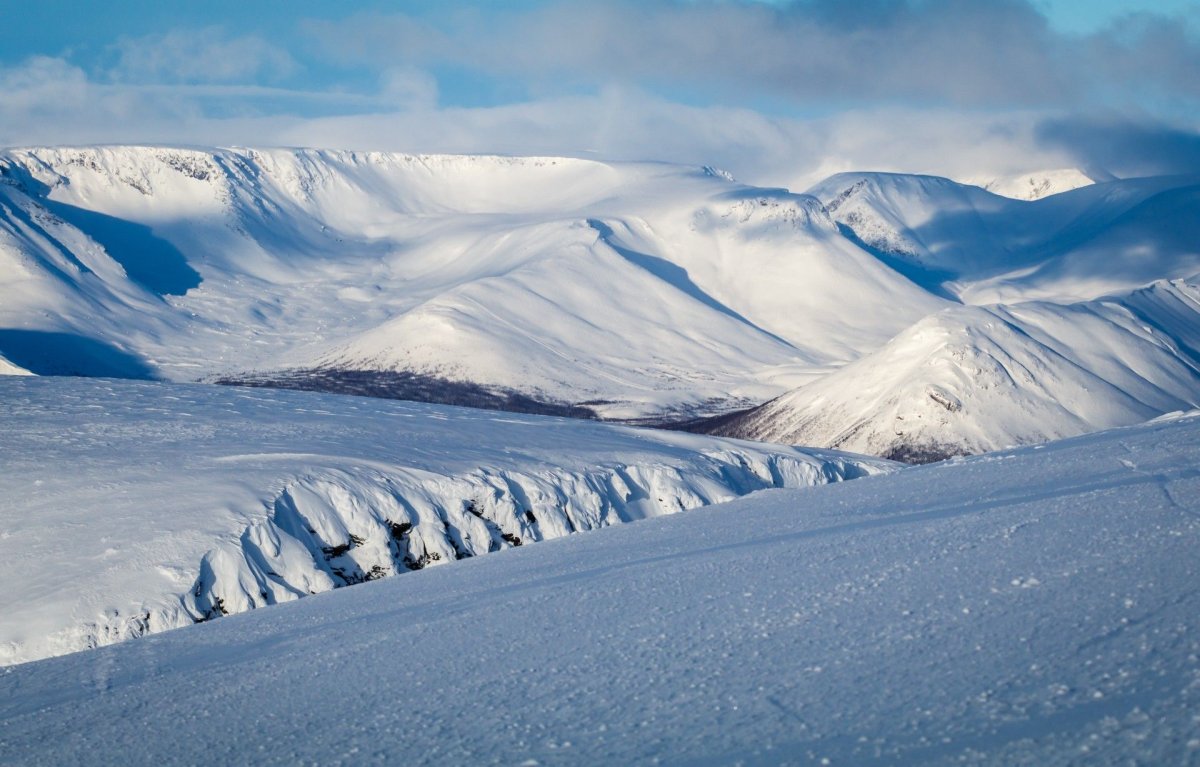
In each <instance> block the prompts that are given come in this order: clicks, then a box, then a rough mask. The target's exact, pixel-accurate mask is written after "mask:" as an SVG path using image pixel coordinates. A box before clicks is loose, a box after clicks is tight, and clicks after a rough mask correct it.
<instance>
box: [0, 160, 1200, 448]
mask: <svg viewBox="0 0 1200 767" xmlns="http://www.w3.org/2000/svg"><path fill="white" fill-rule="evenodd" d="M1027 181H1029V180H1028V179H1027V180H1025V181H1021V182H1020V183H1022V184H1024V183H1026V182H1027ZM1033 181H1034V183H1033V184H1032V185H1031V187H1030V188H1031V189H1034V190H1035V191H1037V192H1038V193H1039V194H1040V191H1041V190H1045V191H1047V192H1048V191H1050V190H1051V189H1053V190H1059V189H1064V190H1065V189H1066V187H1069V186H1072V185H1073V184H1075V183H1076V182H1080V181H1081V177H1080V176H1077V175H1072V173H1071V172H1058V171H1053V172H1047V173H1043V174H1038V176H1037V178H1036V179H1033ZM994 188H995V189H997V190H1000V191H1004V190H1003V189H1001V187H999V186H994ZM1022 196H1032V193H1031V195H1022ZM1198 222H1200V181H1198V179H1197V178H1196V177H1194V176H1179V177H1157V178H1146V179H1127V180H1107V181H1104V182H1102V183H1093V184H1087V185H1083V186H1079V187H1078V188H1074V189H1069V190H1066V191H1061V192H1059V193H1057V194H1048V195H1046V196H1043V197H1041V198H1040V199H1036V200H1034V201H1026V200H1023V199H1010V198H1008V197H1003V196H1000V195H998V194H994V193H992V192H989V191H987V190H985V189H982V188H979V187H975V186H969V185H965V184H959V183H956V182H954V181H951V180H949V179H944V178H935V177H930V176H916V175H899V174H888V173H845V174H839V175H836V176H833V177H831V178H829V179H826V180H825V181H822V182H821V183H820V184H818V185H816V186H815V187H813V188H812V189H810V190H808V193H807V194H794V193H792V192H789V191H787V190H782V189H761V188H755V187H751V186H746V185H744V184H739V183H738V182H736V181H734V180H733V179H732V178H730V177H729V176H728V174H722V173H720V172H717V171H715V170H713V169H711V168H689V167H681V166H675V165H668V164H658V163H612V162H596V161H590V160H582V159H566V158H553V157H526V158H511V157H488V156H479V157H463V156H412V155H403V154H389V153H372V152H339V151H326V150H299V149H286V150H284V149H273V150H259V149H211V150H209V149H204V150H201V149H170V148H150V147H91V148H87V147H84V148H56V149H23V150H7V151H3V152H0V357H2V358H3V359H4V360H7V362H3V361H0V374H2V373H5V372H22V371H28V372H32V373H34V374H39V375H87V376H111V377H121V378H135V379H154V378H159V379H166V380H173V381H198V380H203V381H213V380H222V381H234V382H245V383H259V384H263V383H267V384H272V383H273V384H276V385H284V386H289V387H297V388H318V389H327V390H335V391H350V392H367V393H372V394H376V395H384V396H392V397H399V398H418V399H427V400H436V401H442V402H450V403H453V404H475V405H487V406H493V407H498V408H507V409H515V410H523V411H531V412H545V413H551V414H578V415H594V416H596V417H599V418H603V419H612V420H627V421H631V422H639V423H663V422H679V423H683V422H695V421H697V420H700V419H704V418H707V417H711V416H728V415H729V414H730V413H733V412H737V411H744V410H748V409H751V408H753V407H756V406H759V405H762V404H763V403H765V402H768V401H770V400H775V402H774V403H772V405H770V406H769V407H768V408H767V409H764V410H763V411H760V415H761V414H764V413H770V414H771V417H770V418H769V419H768V418H766V417H765V416H763V417H759V418H756V419H753V420H751V421H743V422H742V423H743V426H745V425H746V424H749V426H750V427H752V428H743V429H741V430H740V431H736V432H735V433H737V434H740V435H742V436H745V437H749V438H756V439H784V440H792V439H799V440H802V441H804V442H809V443H811V444H817V445H821V446H833V445H848V446H853V447H855V448H857V449H861V450H870V451H874V452H876V453H881V454H889V455H901V456H904V455H907V456H910V457H914V458H920V457H922V456H925V457H936V456H938V455H944V454H946V453H957V452H963V451H971V452H974V451H977V450H983V449H988V448H991V447H997V446H1005V445H1009V444H1014V443H1027V442H1033V441H1038V440H1043V439H1047V438H1052V437H1059V436H1066V435H1071V434H1078V433H1081V432H1083V431H1086V430H1088V429H1094V428H1104V427H1107V426H1114V425H1123V424H1129V423H1134V422H1137V421H1140V420H1144V419H1145V418H1148V417H1152V416H1154V415H1157V414H1159V413H1162V412H1166V411H1167V410H1172V409H1177V408H1181V407H1190V406H1193V405H1195V404H1197V402H1198V401H1200V390H1198V389H1197V387H1196V385H1195V384H1196V380H1197V379H1196V377H1195V375H1194V374H1193V373H1194V369H1195V363H1196V360H1195V358H1194V357H1192V358H1189V357H1188V355H1189V354H1190V352H1189V351H1188V349H1189V348H1191V349H1194V348H1195V347H1194V346H1191V347H1189V346H1188V344H1189V343H1190V342H1189V341H1188V340H1187V339H1188V338H1189V337H1190V336H1191V335H1193V332H1192V331H1193V329H1194V327H1195V325H1196V318H1195V317H1194V313H1193V312H1192V311H1191V309H1187V308H1184V309H1181V310H1180V311H1176V310H1174V309H1171V310H1170V311H1169V313H1170V314H1171V317H1169V318H1167V319H1163V320H1162V321H1163V322H1164V323H1165V324H1163V325H1161V326H1159V325H1156V324H1154V322H1148V323H1145V325H1144V327H1146V328H1150V330H1143V329H1141V328H1139V327H1137V321H1135V320H1134V319H1131V318H1128V317H1127V318H1122V317H1119V316H1116V314H1115V312H1117V310H1115V309H1113V308H1111V306H1110V305H1111V304H1114V303H1115V304H1120V305H1123V306H1124V305H1125V301H1126V299H1125V298H1124V296H1128V295H1131V294H1133V293H1136V292H1137V291H1143V290H1145V291H1150V292H1152V293H1153V292H1155V291H1163V290H1166V291H1171V290H1174V291H1176V292H1177V293H1178V294H1179V296H1180V299H1179V300H1180V303H1181V306H1182V305H1186V304H1187V303H1188V301H1189V300H1190V299H1188V298H1187V296H1188V295H1190V293H1189V291H1191V290H1192V287H1189V286H1195V285H1197V284H1200V247H1198V246H1197V243H1200V223H1198ZM1164 285H1171V286H1174V287H1170V288H1164V287H1162V286H1164ZM1160 308H1161V307H1160ZM1126 309H1128V310H1129V311H1130V312H1132V313H1133V314H1134V315H1138V314H1139V312H1140V310H1139V309H1137V308H1136V307H1131V306H1126ZM1121 311H1124V310H1121ZM1150 311H1151V313H1154V314H1155V317H1156V318H1158V319H1156V320H1155V321H1156V322H1157V321H1158V320H1159V319H1162V317H1163V315H1162V313H1161V312H1158V309H1156V308H1154V307H1151V309H1150ZM1156 312H1157V313H1156ZM1031 315H1034V316H1031ZM1073 318H1075V319H1081V320H1082V321H1084V322H1085V324H1087V325H1088V326H1089V327H1090V328H1093V329H1094V330H1095V331H1096V333H1097V335H1094V336H1093V335H1091V334H1088V333H1081V332H1078V331H1077V330H1073V329H1072V328H1070V327H1069V325H1070V322H1071V321H1073ZM1168 319H1169V320H1170V321H1168ZM939 339H942V340H939ZM943 341H945V342H944V343H943ZM1170 344H1176V345H1177V346H1178V347H1179V349H1178V350H1172V349H1168V348H1165V346H1164V345H1166V346H1169V345H1170ZM1064 348H1065V349H1066V352H1064V351H1063V349H1064ZM1177 352H1178V353H1177ZM946 354H951V355H952V356H953V358H952V359H949V360H946V359H943V357H944V356H945V355H946ZM1118 366H1123V367H1121V368H1120V369H1118ZM12 368H16V370H13V369H12ZM975 369H978V370H979V371H981V376H982V378H983V379H988V380H981V381H980V382H979V383H978V384H963V385H959V384H958V383H956V380H954V379H955V378H956V377H958V376H960V374H970V371H972V370H975ZM900 370H903V371H907V375H904V376H900V375H899V374H898V373H897V371H900ZM849 371H854V374H853V375H851V374H850V372H849ZM956 371H958V372H956ZM992 374H994V376H993V375H992ZM948 377H949V378H948ZM994 377H998V379H999V380H996V381H992V380H990V378H994ZM885 385H886V386H887V387H888V389H889V391H888V392H886V393H884V392H883V391H882V389H881V387H883V386H885ZM938 392H942V393H948V394H952V395H953V396H954V397H955V398H956V401H957V402H959V403H960V404H961V408H959V409H958V410H954V409H952V408H950V409H947V410H945V411H944V412H947V413H950V414H951V415H943V414H942V412H943V411H936V410H934V411H929V413H924V412H921V411H925V410H928V408H929V407H932V406H931V405H929V404H928V403H929V402H936V400H937V398H938V397H940V396H942V394H939V393H938ZM1001 392H1004V393H1005V394H1009V393H1011V394H1012V398H1013V401H1016V402H1022V403H1038V404H1036V406H1034V407H1032V408H1031V409H1028V410H1020V409H1018V408H1017V407H1003V408H999V409H997V408H995V407H993V404H994V401H995V400H996V399H998V398H999V397H1000V393H1001ZM785 405H786V408H785V407H784V406H785ZM939 407H940V406H939ZM914 408H916V411H914ZM817 411H823V412H824V413H825V415H820V414H819V413H818V414H817V415H814V413H816V412H817ZM834 413H837V414H840V415H845V416H846V418H847V419H848V422H846V423H841V424H840V425H839V424H831V423H829V422H830V421H831V419H832V416H833V414H834ZM910 415H912V416H919V417H920V419H921V424H920V428H913V421H912V419H910V418H909V416H910ZM899 416H903V417H904V418H905V419H906V423H905V424H904V428H897V419H898V417H899ZM931 416H932V417H931ZM727 422H728V419H727V418H726V419H723V420H722V421H721V425H719V426H718V427H717V428H724V426H727ZM710 427H711V425H710V426H702V427H697V428H699V429H705V428H710ZM943 427H944V428H943ZM851 432H853V433H851ZM893 437H895V439H893Z"/></svg>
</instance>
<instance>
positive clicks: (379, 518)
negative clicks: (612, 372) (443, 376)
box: [0, 377, 892, 663]
mask: <svg viewBox="0 0 1200 767" xmlns="http://www.w3.org/2000/svg"><path fill="white" fill-rule="evenodd" d="M0 413H2V416H0V420H2V421H3V423H4V425H5V439H4V441H3V443H2V444H0V457H2V458H3V462H4V466H5V470H4V471H3V472H0V554H3V556H0V581H3V582H4V583H6V584H24V585H22V586H21V587H20V588H10V589H6V590H5V592H4V594H3V595H0V616H2V617H0V661H2V662H4V663H18V662H22V661H28V660H34V659H37V658H42V657H46V656H50V655H58V654H62V653H66V652H71V651H74V650H80V649H84V648H88V647H95V646H99V645H106V644H110V643H113V642H116V641H120V640H123V639H127V638H131V637H136V636H141V635H143V634H147V633H155V632H159V631H163V630H166V629H170V628H175V627H180V626H186V625H191V624H193V623H195V622H198V621H200V622H203V621H207V620H210V619H212V618H216V617H220V616H222V615H227V614H231V613H239V612H245V611H247V610H252V609H254V608H257V607H262V606H265V605H273V604H278V603H282V602H287V601H291V600H294V599H297V598H299V597H302V596H306V595H309V594H313V593H318V592H323V591H329V590H331V589H334V588H337V587H340V586H346V585H351V584H356V583H361V582H364V581H370V580H375V579H378V578H383V577H386V576H391V575H396V574H399V573H405V572H408V571H412V570H419V569H423V568H425V567H430V566H436V565H444V564H447V563H450V562H453V561H455V560H458V559H466V558H470V557H475V556H479V555H482V554H487V553H490V552H496V551H500V550H503V549H510V548H514V547H517V546H522V545H526V544H530V543H534V542H538V541H543V540H548V539H552V538H559V537H562V536H565V535H568V534H571V533H576V532H582V531H587V530H595V529H598V528H602V527H608V526H611V525H616V524H620V523H623V522H628V521H631V520H639V519H645V518H650V517H657V516H662V515H665V514H673V513H676V512H680V511H684V510H688V509H694V508H697V507H700V506H706V505H710V504H715V503H722V502H725V501H728V500H731V499H733V498H735V497H738V496H741V495H745V494H748V493H752V492H754V491H757V490H761V489H764V488H773V487H806V486H810V485H817V484H823V483H827V482H835V481H840V480H844V479H852V478H855V477H860V476H865V475H868V474H875V473H879V472H882V471H887V470H890V469H891V468H892V465H891V464H889V463H887V462H884V461H878V460H874V459H867V458H861V457H858V456H850V455H846V454H840V453H835V452H828V451H819V450H797V449H793V448H788V447H782V446H770V445H755V444H750V443H743V442H737V441H732V440H720V439H713V438H705V437H697V436H694V435H687V434H681V433H672V432H655V431H648V430H638V429H632V428H628V427H619V426H610V425H604V424H597V423H594V422H588V421H579V420H564V419H550V418H537V417H530V416H517V415H510V414H501V413H495V412H487V411H475V410H469V409H463V408H451V407H438V406H429V405H417V404H404V403H396V402H388V401H384V400H375V399H365V398H357V397H340V396H334V395H320V394H308V393H300V392H281V391H270V390H260V389H236V388H227V387H213V386H198V385H191V386H187V385H171V384H162V383H137V382H120V381H84V380H71V379H56V378H15V377H14V378H9V379H0Z"/></svg>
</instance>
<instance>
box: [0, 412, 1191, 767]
mask: <svg viewBox="0 0 1200 767" xmlns="http://www.w3.org/2000/svg"><path fill="white" fill-rule="evenodd" d="M240 394H241V393H233V394H228V393H227V394H225V395H223V396H240ZM101 400H102V401H103V396H101ZM6 401H7V398H6ZM281 401H286V402H288V403H291V404H293V405H297V404H299V403H300V402H301V401H304V402H312V401H313V400H307V399H306V400H300V399H289V398H284V399H283V400H281ZM356 404H358V405H359V406H365V405H363V404H362V403H356ZM188 407H191V405H190V404H189V405H188ZM397 407H399V406H397ZM430 412H432V411H430ZM448 417H450V418H451V422H454V417H452V416H449V415H448ZM461 417H462V418H465V417H466V415H465V414H463V415H462V416H461ZM471 418H472V419H475V420H474V423H476V424H478V423H479V420H480V419H485V418H493V419H494V418H498V416H483V415H478V414H475V415H472V416H471ZM516 420H518V421H521V420H522V419H516ZM538 423H542V422H541V421H539V422H538ZM527 428H528V427H527ZM557 428H558V427H546V428H542V429H541V431H542V432H543V433H544V432H548V431H553V430H554V429H557ZM138 430H139V431H140V430H141V429H140V428H139V429H138ZM613 438H614V439H617V437H616V436H615V433H614V437H613ZM201 447H203V444H202V445H201ZM470 447H471V446H470V443H468V444H467V445H464V448H466V449H470ZM1197 466H1200V412H1196V411H1192V412H1189V413H1182V414H1176V415H1174V416H1173V417H1171V418H1169V419H1163V420H1160V421H1158V422H1156V423H1153V424H1148V425H1145V426H1138V427H1132V428H1128V429H1121V430H1116V431H1109V432H1105V433H1102V434H1097V435H1091V436H1087V437H1081V438H1076V439H1072V440H1068V441H1064V442H1058V443H1054V444H1051V445H1046V446H1039V447H1032V448H1022V449H1017V450H1014V451H1010V452H1007V453H1000V454H992V455H988V456H982V457H978V458H972V459H965V460H954V461H950V462H946V463H942V464H938V465H935V466H929V467H919V468H913V469H905V470H903V471H900V472H897V473H892V474H888V475H885V476H878V477H870V478H866V479H861V480H856V481H854V482H849V483H839V484H834V485H828V486H824V487H819V488H811V489H808V490H803V491H795V490H766V491H763V492H761V493H757V494H755V495H754V496H752V497H750V498H746V499H742V500H737V501H732V502H730V503H728V504H723V505H720V506H713V507H710V508H707V509H699V510H696V511H693V512H690V513H688V514H682V515H675V516H669V517H660V518H655V519H648V520H644V521H640V522H637V523H635V524H630V525H624V526H619V527H614V528H609V529H605V530H602V531H597V532H594V533H588V534H581V535H575V536H570V537H567V538H563V539H560V540H556V541H551V542H548V543H545V544H540V545H538V546H533V547H522V548H520V549H515V550H510V551H505V552H503V553H501V554H498V555H496V556H489V557H481V558H476V559H471V560H468V561H465V562H459V563H456V564H454V565H452V566H447V567H437V568H427V569H425V570H422V571H420V572H417V573H412V574H409V575H405V576H404V577H402V578H391V579H386V580H382V581H378V582H372V583H367V584H364V585H361V586H356V587H354V588H351V589H344V590H339V591H336V592H333V593H330V594H323V595H318V596H315V597H312V598H309V599H304V600H300V601H297V602H292V603H288V604H283V605H279V606H275V607H271V608H269V609H265V610H257V611H254V612H250V613H246V614H243V615H237V616H232V617H229V618H223V619H220V620H216V621H212V622H209V623H205V624H203V625H200V626H197V627H195V628H190V629H186V630H182V631H174V632H168V633H164V634H160V635H155V636H150V637H146V638H143V639H140V640H138V641H135V642H127V643H123V644H120V645H116V646H113V647H106V648H101V649H98V650H95V651H91V652H87V653H81V654H76V655H70V656H66V657H61V658H55V659H50V660H47V661H42V662H37V663H31V664H27V665H22V666H17V667H12V668H8V669H5V670H4V671H3V672H2V673H0V691H2V692H0V722H2V724H0V752H2V753H3V754H4V760H5V761H7V762H11V763H20V764H65V763H71V764H112V763H130V762H134V763H162V764H185V763H200V762H204V763H212V762H217V763H234V762H242V763H244V762H250V761H252V762H254V763H259V764H296V763H321V764H349V763H354V764H362V763H394V762H396V761H400V760H403V761H404V762H406V763H416V764H435V763H436V764H445V763H498V764H529V765H533V764H597V763H609V764H643V763H646V764H648V763H667V764H734V763H736V764H780V763H786V764H797V763H812V764H821V763H830V764H898V763H903V764H961V763H969V764H978V763H987V764H1038V765H1067V764H1081V763H1086V764H1129V763H1139V764H1190V763H1194V762H1196V760H1197V758H1198V754H1200V719H1197V716H1196V712H1197V711H1200V592H1198V591H1197V590H1196V588H1195V584H1196V582H1197V577H1198V576H1200V572H1198V564H1200V563H1198V560H1197V558H1196V551H1197V547H1198V545H1200V471H1198V470H1197ZM91 527H92V534H93V535H103V534H104V530H103V527H102V526H98V525H95V524H93V525H92V526H91ZM11 582H12V581H10V580H8V579H7V578H6V579H5V583H6V584H7V583H11Z"/></svg>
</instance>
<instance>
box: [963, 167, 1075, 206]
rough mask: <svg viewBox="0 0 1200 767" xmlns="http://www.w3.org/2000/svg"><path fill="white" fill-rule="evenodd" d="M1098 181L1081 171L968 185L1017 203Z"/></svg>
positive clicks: (996, 178) (990, 179) (1058, 171)
mask: <svg viewBox="0 0 1200 767" xmlns="http://www.w3.org/2000/svg"><path fill="white" fill-rule="evenodd" d="M1095 182H1096V179H1093V178H1092V177H1091V176H1089V175H1087V174H1086V173H1084V172H1083V171H1081V170H1079V169H1078V168H1058V169H1055V170H1043V171H1034V172H1033V173H1018V174H1015V175H1011V176H994V177H987V178H982V177H981V178H974V179H967V180H966V183H968V184H973V185H975V186H979V187H982V188H984V189H986V190H988V191H989V192H991V193H992V194H998V195H1000V196H1001V197H1011V198H1012V199H1014V200H1030V201H1032V200H1040V199H1042V198H1043V197H1049V196H1051V195H1055V194H1061V193H1063V192H1069V191H1071V190H1072V189H1078V188H1080V187H1083V186H1088V185H1090V184H1094V183H1095Z"/></svg>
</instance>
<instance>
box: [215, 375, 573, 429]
mask: <svg viewBox="0 0 1200 767" xmlns="http://www.w3.org/2000/svg"><path fill="white" fill-rule="evenodd" d="M213 383H216V384H221V385H224V386H257V387H264V388H271V389H296V390H300V391H317V392H328V393H331V394H355V395H358V396H362V397H377V398H380V399H402V400H410V401H413V402H431V403H436V404H440V405H459V406H462V407H473V408H481V409H483V410H504V411H507V412H510V413H529V414H533V415H553V416H563V417H566V418H586V419H595V418H596V412H595V411H594V410H592V409H591V408H588V407H584V406H582V405H572V404H569V403H566V402H557V401H554V400H539V399H534V398H533V397H530V396H528V395H526V394H522V393H520V392H518V391H514V390H512V389H505V388H502V387H496V386H483V385H481V384H476V383H467V382H462V381H449V380H446V379H444V378H437V377H436V376H430V375H423V374H420V373H412V372H408V371H394V370H343V369H339V368H308V369H300V370H282V371H277V372H272V373H244V374H235V375H227V376H222V377H220V378H217V379H216V380H214V381H213Z"/></svg>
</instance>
